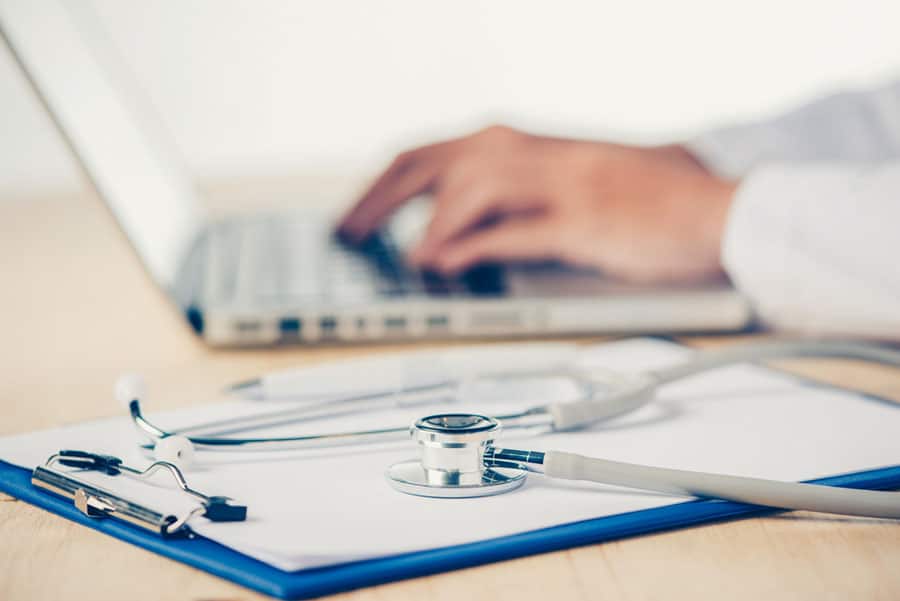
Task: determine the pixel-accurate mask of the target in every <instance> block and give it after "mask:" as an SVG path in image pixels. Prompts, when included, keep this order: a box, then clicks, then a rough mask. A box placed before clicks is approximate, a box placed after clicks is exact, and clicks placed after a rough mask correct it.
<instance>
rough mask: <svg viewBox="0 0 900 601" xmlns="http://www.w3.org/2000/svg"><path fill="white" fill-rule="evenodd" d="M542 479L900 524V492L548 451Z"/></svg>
mask: <svg viewBox="0 0 900 601" xmlns="http://www.w3.org/2000/svg"><path fill="white" fill-rule="evenodd" d="M544 473H545V474H546V475H547V476H549V477H551V478H561V479H564V480H586V481H590V482H598V483H601V484H612V485H616V486H626V487H629V488H637V489H641V490H650V491H656V492H661V493H666V494H674V495H683V496H692V497H706V498H716V499H725V500H728V501H737V502H739V503H749V504H752V505H762V506H766V507H774V508H779V509H794V510H806V511H819V512H823V513H836V514H843V515H855V516H864V517H875V518H891V519H900V492H884V491H874V490H853V489H848V488H838V487H833V486H823V485H819V484H804V483H797V482H780V481H777V480H766V479H762V478H748V477H743V476H728V475H724V474H712V473H705V472H694V471H688V470H676V469H669V468H662V467H652V466H646V465H637V464H633V463H623V462H619V461H608V460H606V459H596V458H592V457H585V456H583V455H577V454H575V453H565V452H562V451H548V452H547V453H545V454H544Z"/></svg>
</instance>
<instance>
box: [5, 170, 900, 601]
mask: <svg viewBox="0 0 900 601" xmlns="http://www.w3.org/2000/svg"><path fill="white" fill-rule="evenodd" d="M307 188H308V187H307ZM314 188H315V186H313V189H314ZM290 189H291V188H285V187H283V186H280V187H279V186H275V187H272V188H265V187H264V186H261V185H249V186H246V185H245V186H240V185H231V186H229V187H226V188H222V187H219V188H215V189H214V192H215V191H216V190H218V194H219V197H220V198H225V199H227V200H226V201H225V202H224V204H225V205H228V203H229V202H231V200H232V199H233V198H236V199H239V202H243V203H245V204H246V203H247V202H249V201H250V200H253V201H254V202H255V200H256V199H258V198H260V197H261V196H262V195H263V194H261V190H265V191H266V194H269V196H267V198H279V199H281V201H283V202H288V201H290V200H291V199H293V198H296V195H294V194H293V193H291V192H289V191H288V190H290ZM222 190H228V192H223V191H222ZM229 195H230V196H229ZM0 266H2V268H0V277H2V281H0V333H2V339H0V435H4V434H13V433H18V432H24V431H27V430H32V429H38V428H46V427H51V426H58V425H62V424H67V423H73V422H77V421H81V420H86V419H91V418H98V417H102V416H108V415H116V414H118V413H119V411H120V409H119V407H118V406H117V404H116V403H115V402H114V401H113V400H112V399H111V385H112V382H113V381H114V380H115V378H116V376H117V375H118V374H120V373H121V372H122V371H126V370H139V371H141V372H143V373H144V374H146V376H147V378H148V381H149V382H150V383H151V394H152V402H153V406H154V408H172V407H178V406H183V405H186V404H190V403H192V402H197V401H198V400H200V399H208V398H211V397H212V396H213V395H214V394H215V393H216V391H218V390H220V388H221V387H222V386H223V384H225V383H227V382H231V381H234V380H237V379H241V378H245V377H250V376H254V375H256V374H258V373H260V372H262V371H265V370H271V369H275V368H278V367H285V366H290V365H297V364H302V363H306V362H314V361H321V360H325V359H329V358H333V357H344V356H350V355H354V354H359V353H364V352H370V351H373V350H377V347H371V346H370V347H367V348H321V349H313V348H293V349H277V350H253V351H248V350H241V351H220V350H212V349H209V348H206V347H205V346H204V345H203V344H201V343H200V342H199V341H198V340H197V339H196V338H195V337H194V336H193V335H192V334H191V332H190V331H189V330H188V328H187V327H186V326H185V324H184V323H183V321H182V319H181V316H180V315H178V314H177V313H176V312H175V310H174V309H173V308H172V307H171V306H170V305H169V304H168V303H167V302H166V301H165V299H164V297H163V296H162V295H161V294H160V293H159V292H158V290H157V289H155V288H154V286H153V285H152V284H151V282H150V281H149V279H148V278H147V276H146V275H145V273H144V272H143V270H142V269H141V267H140V265H139V263H138V261H137V259H136V258H135V257H134V255H133V254H132V253H131V252H130V249H129V248H128V246H127V244H126V241H125V239H124V238H123V236H122V234H121V233H120V232H119V231H118V230H117V228H116V226H115V224H114V222H113V221H112V219H111V218H110V217H109V215H108V214H107V213H106V212H105V210H103V208H102V207H101V205H100V203H99V201H98V200H97V198H96V197H95V196H94V195H93V194H92V193H90V192H86V191H85V192H82V193H81V194H78V195H75V194H71V193H69V194H58V195H51V196H50V197H47V198H40V199H29V200H17V199H2V201H0ZM730 340H732V339H728V338H709V339H686V341H687V342H689V343H695V344H720V343H724V342H728V341H730ZM789 367H790V368H792V369H796V370H798V371H802V372H803V373H805V374H806V375H809V376H812V377H818V378H821V379H825V380H828V381H831V382H834V383H838V384H842V385H845V386H850V387H857V388H863V389H866V390H868V391H871V392H875V393H878V394H881V395H884V396H889V397H892V398H895V399H900V373H898V372H897V371H892V370H889V369H886V368H880V367H875V366H870V365H863V364H856V363H848V362H841V361H828V362H824V361H806V362H802V363H792V364H790V365H789ZM898 435H900V433H898ZM835 444H840V441H836V442H835ZM696 597H702V598H713V597H714V598H728V599H817V600H823V599H900V524H898V523H897V522H890V521H880V520H871V519H850V518H840V517H833V516H822V515H814V514H808V513H784V514H780V515H773V516H770V517H764V518H754V519H748V520H742V521H734V522H728V523H722V524H716V525H710V526H702V527H696V528H688V529H683V530H678V531H673V532H666V533H662V534H656V535H651V536H642V537H638V538H633V539H627V540H622V541H617V542H611V543H605V544H598V545H592V546H588V547H581V548H577V549H572V550H569V551H561V552H556V553H548V554H544V555H538V556H534V557H527V558H523V559H517V560H512V561H506V562H502V563H497V564H491V565H486V566H481V567H477V568H471V569H466V570H460V571H456V572H451V573H447V574H439V575H435V576H430V577H426V578H418V579H415V580H408V581H403V582H397V583H393V584H387V585H382V586H376V587H372V588H368V589H362V590H359V591H355V592H350V593H346V594H343V595H338V596H336V597H335V598H341V599H354V600H359V601H362V600H369V599H386V600H396V601H400V600H403V599H416V600H419V599H425V598H427V599H432V598H433V599H448V600H449V599H485V600H488V599H490V600H507V599H508V600H513V599H515V600H530V599H542V600H543V599H589V598H590V599H601V598H602V599H630V600H631V599H692V598H696ZM82 598H84V599H93V600H101V599H110V600H116V601H119V600H122V599H129V600H132V601H137V600H143V599H148V600H150V599H153V600H158V599H195V600H198V601H199V600H212V599H221V600H226V599H227V600H234V599H258V598H262V597H261V596H260V595H258V594H256V593H253V592H251V591H249V590H247V589H244V588H242V587H239V586H236V585H234V584H231V583H230V582H227V581H225V580H220V579H218V578H216V577H213V576H210V575H208V574H206V573H203V572H200V571H198V570H195V569H193V568H190V567H187V566H185V565H183V564H180V563H177V562H175V561H172V560H170V559H166V558H164V557H160V556H157V555H154V554H153V553H150V552H148V551H144V550H142V549H139V548H137V547H133V546H131V545H129V544H126V543H123V542H120V541H118V540H116V539H113V538H110V537H108V536H106V535H103V534H100V533H99V532H95V531H92V530H89V529H87V528H82V527H80V526H77V525H75V524H73V523H71V522H68V521H66V520H64V519H62V518H59V517H56V516H54V515H51V514H49V513H46V512H44V511H42V510H40V509H36V508H34V507H32V506H29V505H27V504H25V503H22V502H19V501H17V500H15V499H13V498H11V497H8V496H4V495H2V494H0V599H2V600H4V601H18V600H29V601H36V600H44V599H46V600H51V599H52V600H56V599H82Z"/></svg>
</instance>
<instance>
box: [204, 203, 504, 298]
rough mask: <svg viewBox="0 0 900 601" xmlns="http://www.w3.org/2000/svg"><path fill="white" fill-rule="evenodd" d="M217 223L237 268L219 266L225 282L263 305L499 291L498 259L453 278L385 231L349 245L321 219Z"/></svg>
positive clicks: (222, 243)
mask: <svg viewBox="0 0 900 601" xmlns="http://www.w3.org/2000/svg"><path fill="white" fill-rule="evenodd" d="M219 225H220V226H221V227H216V235H217V237H218V238H219V240H220V244H217V247H223V248H222V251H223V253H224V256H225V257H227V259H226V260H225V261H224V262H225V263H229V264H232V265H235V267H236V270H235V272H236V275H235V273H232V274H228V273H227V272H228V271H229V270H227V269H226V270H225V273H222V283H223V284H224V283H228V284H229V286H228V287H229V288H232V290H234V291H235V292H237V293H238V294H239V295H240V296H241V297H243V298H245V299H252V300H254V301H257V302H262V303H264V304H270V303H271V304H282V303H304V304H305V303H313V302H314V303H335V304H340V305H346V304H364V303H368V302H372V301H375V300H384V299H400V298H404V297H410V296H441V297H449V296H454V297H459V296H493V295H499V294H502V293H503V292H504V277H503V272H502V268H500V267H499V266H495V265H482V266H478V267H476V268H475V269H472V270H470V271H469V272H467V273H465V274H463V275H462V276H461V277H459V278H453V279H447V278H444V277H442V276H440V275H438V274H435V273H429V272H422V271H418V270H414V269H411V268H410V267H408V266H407V265H406V263H405V262H404V260H403V252H402V250H401V249H399V248H398V247H397V245H396V244H395V242H394V240H393V238H392V237H391V235H390V234H389V233H388V232H386V231H381V232H378V233H377V234H375V235H373V236H370V237H369V238H368V239H367V240H366V241H365V242H363V243H362V244H361V245H359V246H356V247H348V246H346V245H344V244H343V243H341V242H340V241H338V240H337V239H336V238H335V237H334V236H333V234H332V227H331V224H330V222H328V221H325V220H320V219H301V218H291V217H286V216H283V215H281V216H279V215H273V216H271V217H265V218H260V219H253V220H247V221H231V222H222V223H221V224H219ZM217 252H218V251H217ZM223 291H224V290H223Z"/></svg>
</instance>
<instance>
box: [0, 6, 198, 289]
mask: <svg viewBox="0 0 900 601" xmlns="http://www.w3.org/2000/svg"><path fill="white" fill-rule="evenodd" d="M0 29H2V33H3V38H4V39H5V41H6V43H7V44H8V45H9V47H10V49H11V50H12V53H13V55H14V56H15V57H16V59H17V60H18V62H19V63H20V65H21V66H22V68H23V70H24V71H25V74H26V76H27V77H28V79H29V80H30V81H31V83H32V85H33V86H34V88H35V90H36V91H37V92H38V94H39V96H40V97H41V100H42V101H43V103H44V104H45V105H46V107H47V109H48V111H49V112H50V114H51V116H52V117H53V120H54V121H55V122H56V125H57V126H58V128H59V129H60V131H61V132H62V133H63V135H64V137H65V138H66V140H67V142H68V143H69V145H70V146H71V147H72V149H73V151H74V152H75V154H76V155H77V158H78V161H79V162H80V163H81V165H82V166H83V167H84V169H85V171H86V172H87V174H88V176H89V177H90V178H91V180H92V181H93V183H94V185H95V187H96V188H97V190H98V192H99V193H100V195H101V196H102V197H103V200H104V201H105V202H106V204H107V205H108V206H109V208H110V210H111V211H112V213H113V215H114V216H115V218H116V219H117V221H118V222H119V225H120V226H121V227H122V229H123V230H124V231H125V234H126V235H127V236H128V238H129V239H130V241H131V243H132V245H133V246H134V248H135V250H136V251H137V253H138V255H139V256H140V258H141V260H142V261H143V262H144V264H145V266H146V268H147V270H148V271H149V272H150V273H151V275H152V276H153V277H154V278H155V279H156V281H157V282H158V283H159V284H160V285H162V286H163V287H164V288H165V289H167V290H170V291H171V290H172V288H173V286H174V284H175V278H176V274H177V273H178V268H179V265H180V264H181V262H182V261H183V260H184V258H185V255H186V253H187V252H188V249H189V246H190V244H191V242H192V240H193V238H194V237H195V235H196V234H197V232H198V229H199V228H200V226H201V225H202V224H203V215H202V213H201V211H200V207H199V204H198V202H197V199H196V197H195V194H194V191H193V189H192V187H191V184H190V181H189V179H188V178H187V177H185V174H184V173H183V172H182V171H181V169H180V166H179V165H178V164H177V162H176V161H173V156H174V153H172V152H171V151H170V150H168V149H167V144H166V141H165V140H164V139H163V136H162V133H163V132H162V131H160V128H159V127H153V125H152V124H153V123H154V121H153V118H152V114H151V113H150V111H148V110H147V109H146V107H143V106H141V103H140V94H137V93H135V86H134V85H133V84H132V81H131V80H130V78H129V74H128V72H127V69H124V68H122V65H121V64H120V63H117V62H116V59H117V54H116V49H115V47H114V46H113V45H112V43H111V41H110V40H109V38H108V37H107V35H106V34H105V32H104V31H103V28H102V23H101V21H100V18H99V16H98V15H96V14H93V13H92V12H91V8H90V4H89V3H87V2H64V1H62V0H43V1H41V2H33V1H32V0H4V1H3V2H0Z"/></svg>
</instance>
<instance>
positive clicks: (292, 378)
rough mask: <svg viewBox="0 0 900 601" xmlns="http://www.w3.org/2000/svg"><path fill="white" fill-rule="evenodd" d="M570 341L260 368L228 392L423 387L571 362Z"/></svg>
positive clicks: (271, 394)
mask: <svg viewBox="0 0 900 601" xmlns="http://www.w3.org/2000/svg"><path fill="white" fill-rule="evenodd" d="M577 352H578V346H577V345H575V344H571V343H561V342H544V343H537V344H529V345H521V344H518V345H516V344H496V345H485V346H478V347H473V346H466V347H455V348H449V349H437V350H426V351H410V352H400V353H388V354H380V355H371V356H366V357H359V358H353V359H343V360H340V361H332V362H328V363H322V364H316V365H311V366H304V367H298V368H293V369H286V370H280V371H275V372H271V373H268V374H264V375H262V376H260V377H258V378H254V379H252V380H245V381H241V382H237V383H235V384H232V385H231V386H229V387H228V389H227V392H229V393H230V394H233V395H236V396H239V397H241V398H245V399H254V400H307V399H308V400H322V399H323V398H329V397H335V398H336V397H344V396H348V395H357V394H390V393H395V392H422V391H426V390H428V389H433V388H443V387H446V386H447V385H448V384H449V383H452V382H457V381H460V380H462V379H463V378H466V377H473V376H477V375H479V374H495V373H503V374H520V375H528V374H531V373H541V372H544V373H546V372H548V371H553V370H559V369H560V368H564V367H566V366H570V365H572V364H573V362H575V360H576V357H577Z"/></svg>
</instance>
